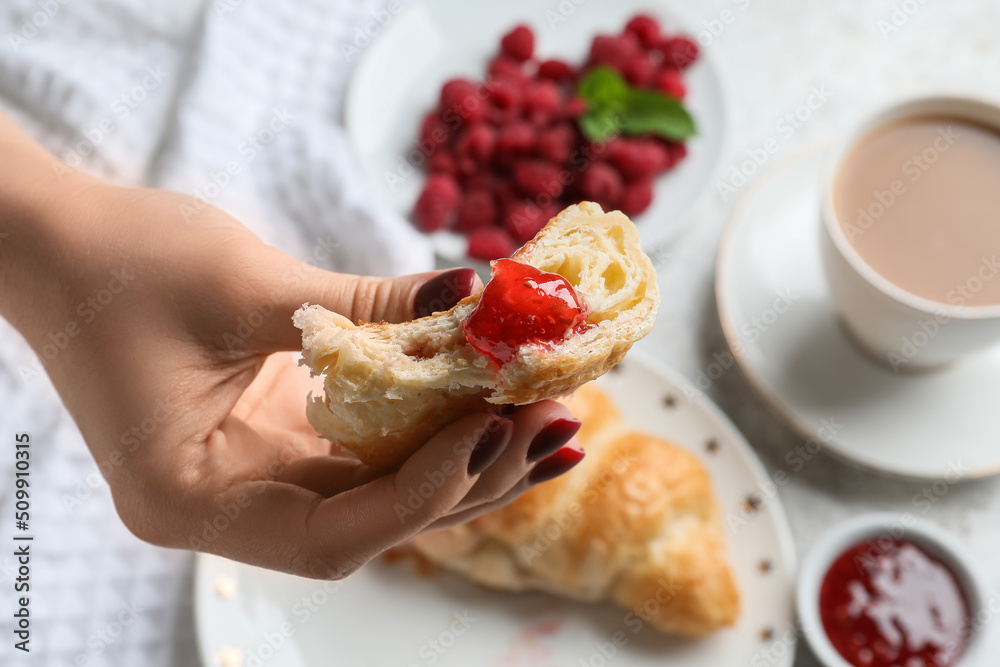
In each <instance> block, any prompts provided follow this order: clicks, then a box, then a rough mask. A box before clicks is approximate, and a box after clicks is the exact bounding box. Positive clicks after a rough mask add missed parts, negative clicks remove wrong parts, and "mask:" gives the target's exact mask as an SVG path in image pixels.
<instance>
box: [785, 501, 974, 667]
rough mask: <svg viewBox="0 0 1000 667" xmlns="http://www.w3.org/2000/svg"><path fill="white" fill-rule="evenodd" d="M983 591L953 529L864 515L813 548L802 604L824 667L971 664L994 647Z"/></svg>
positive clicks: (889, 516)
mask: <svg viewBox="0 0 1000 667" xmlns="http://www.w3.org/2000/svg"><path fill="white" fill-rule="evenodd" d="M985 591H986V587H985V585H984V584H983V579H982V577H981V575H980V574H979V571H978V568H977V567H976V565H975V563H973V562H972V560H971V559H970V558H969V556H968V555H966V553H965V549H964V548H963V546H962V545H961V543H960V542H958V540H956V539H955V538H954V537H952V536H951V535H950V534H949V533H947V532H946V531H944V530H942V529H941V528H938V527H937V526H935V525H933V524H931V523H928V522H926V521H921V520H919V519H916V518H915V517H913V516H912V515H908V514H904V515H896V514H867V515H864V516H860V517H857V518H855V519H852V520H850V521H847V522H845V523H842V524H840V525H838V526H835V527H834V528H832V529H831V530H830V531H829V532H827V533H826V534H825V535H824V536H823V537H822V538H821V539H820V541H819V542H818V543H817V544H816V546H815V547H813V550H812V552H810V554H809V556H808V558H807V559H806V561H805V563H804V564H803V567H802V573H801V575H800V578H799V588H798V596H797V603H798V612H799V620H800V622H801V624H802V631H803V634H804V635H805V637H806V640H807V641H808V642H809V646H810V647H811V648H812V650H813V653H815V654H816V657H817V658H819V659H820V661H821V662H822V663H823V664H824V665H826V667H971V666H973V665H979V664H980V661H981V660H982V659H983V656H984V655H985V652H986V650H987V649H986V647H985V645H984V644H985V639H984V637H983V635H984V632H983V630H984V627H985V625H986V624H988V623H989V620H990V618H988V617H992V615H993V614H992V613H991V612H990V611H989V608H988V603H987V601H986V595H985Z"/></svg>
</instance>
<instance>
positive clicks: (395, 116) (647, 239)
mask: <svg viewBox="0 0 1000 667" xmlns="http://www.w3.org/2000/svg"><path fill="white" fill-rule="evenodd" d="M671 4H676V3H667V2H664V1H663V0H652V1H651V0H616V2H581V1H580V0H576V1H575V2H570V1H569V0H566V2H563V3H562V4H559V3H539V2H538V1H537V0H504V2H469V1H468V0H424V1H422V2H415V3H412V4H410V5H409V6H406V7H405V9H403V10H402V11H401V12H400V13H399V15H398V16H394V17H393V18H392V20H391V22H389V23H387V25H386V26H385V27H384V28H383V29H382V30H381V32H380V33H379V34H378V35H377V36H376V38H374V39H373V40H372V43H371V44H370V45H369V46H368V47H367V48H365V50H364V51H363V53H362V55H361V57H360V59H359V60H358V64H357V67H356V68H355V70H354V73H353V75H352V77H351V81H350V86H349V88H348V91H347V97H346V100H345V106H344V110H345V120H346V124H347V131H348V137H349V139H350V142H351V145H352V147H353V149H354V153H355V157H356V159H357V160H358V164H359V166H360V167H361V170H362V171H363V172H364V174H365V176H366V177H367V178H368V180H369V181H370V182H371V184H372V185H373V186H374V189H375V191H376V192H377V193H378V194H379V196H381V197H382V199H383V200H384V201H386V202H388V203H389V205H390V206H392V207H393V208H394V209H396V210H397V211H399V213H400V214H401V215H403V216H406V217H409V215H410V212H411V211H412V210H413V204H414V202H416V200H417V196H418V195H419V194H420V190H421V188H422V187H423V183H424V179H425V174H424V172H423V171H422V170H421V169H416V170H413V171H412V173H410V172H408V171H407V170H406V166H404V159H405V157H406V155H407V154H408V153H409V152H411V151H413V150H414V149H415V148H416V147H417V142H418V135H419V128H420V122H421V119H422V118H423V116H424V114H425V113H427V112H428V111H430V110H431V109H432V108H433V107H434V106H435V104H436V103H437V99H438V95H439V93H440V90H441V85H442V84H443V83H444V82H445V81H447V80H448V79H450V78H453V77H457V76H466V77H469V78H472V79H474V80H482V79H483V78H484V76H485V75H486V66H487V63H488V62H489V60H490V59H491V58H493V57H494V56H495V55H496V54H497V53H498V52H499V48H500V37H501V36H502V35H503V34H504V33H506V32H507V31H508V30H510V29H511V28H513V27H514V26H515V25H517V24H518V23H526V24H528V25H529V26H531V27H532V28H533V29H534V32H535V53H536V55H538V56H539V57H541V58H562V59H566V60H568V61H569V62H573V63H580V62H583V60H584V59H585V58H586V55H587V50H588V49H589V48H590V42H591V39H593V37H594V35H595V34H598V33H608V32H620V31H621V30H622V29H623V28H624V27H625V23H626V21H628V19H629V18H631V17H632V16H633V15H634V14H636V13H639V12H650V13H652V14H654V15H655V16H657V17H659V18H660V19H661V21H662V25H663V27H664V29H666V30H668V31H669V32H671V33H673V32H678V31H683V32H687V33H688V34H689V35H692V36H693V35H695V34H697V32H698V28H697V24H694V23H691V22H687V21H684V20H682V19H681V18H680V17H678V16H677V13H676V11H675V10H673V9H672V7H671V6H670V5H671ZM712 50H713V49H704V50H703V52H702V54H701V56H700V57H699V59H698V61H697V62H696V63H695V64H694V65H692V67H691V69H690V70H688V71H687V72H686V73H685V81H686V83H687V85H688V91H689V92H688V96H687V98H686V99H685V102H684V104H685V106H686V107H687V108H688V110H689V111H690V112H691V115H692V116H694V119H695V122H696V123H697V124H698V135H697V136H695V137H693V138H692V139H691V140H690V141H689V142H688V156H687V158H685V159H684V160H683V161H682V162H681V163H680V165H678V167H677V168H676V169H673V170H671V171H670V172H668V173H666V174H663V175H662V176H661V177H659V178H657V179H656V185H655V197H654V199H653V204H652V205H651V206H650V207H649V209H647V210H646V211H645V212H644V213H643V214H642V215H640V216H637V217H636V219H635V222H636V225H637V226H638V228H639V233H640V234H641V236H642V241H643V246H644V247H645V248H647V249H651V248H654V247H657V246H659V245H662V244H664V243H666V242H668V241H670V240H671V239H673V238H675V237H676V236H677V235H678V234H680V233H681V232H682V231H683V230H684V229H685V228H686V227H687V226H688V224H690V223H691V222H692V221H693V219H694V217H695V216H694V213H695V211H696V207H697V205H698V204H699V202H700V201H702V200H703V199H704V197H705V195H706V194H707V193H708V192H709V191H710V190H711V188H712V187H713V186H714V183H715V181H716V176H715V174H716V173H717V172H718V170H719V166H720V165H721V159H722V156H723V155H724V154H725V141H726V140H727V135H728V126H729V122H728V117H727V115H726V114H727V107H726V104H725V102H726V100H725V95H724V86H723V82H722V77H721V73H720V69H719V67H718V66H717V65H716V63H715V62H714V61H713V54H712V53H711V51H712ZM387 174H392V175H393V176H387ZM400 174H402V177H401V178H399V177H398V176H399V175H400ZM432 239H433V241H434V245H435V249H436V250H437V252H438V254H439V255H440V256H441V257H442V258H444V259H446V260H450V261H452V262H459V263H467V261H466V256H465V250H466V241H465V238H464V237H461V236H459V235H457V234H453V233H450V232H438V233H436V234H433V235H432ZM487 273H488V272H487Z"/></svg>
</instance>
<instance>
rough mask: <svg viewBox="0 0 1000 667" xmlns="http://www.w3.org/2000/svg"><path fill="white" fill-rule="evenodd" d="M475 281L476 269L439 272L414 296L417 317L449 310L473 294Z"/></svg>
mask: <svg viewBox="0 0 1000 667" xmlns="http://www.w3.org/2000/svg"><path fill="white" fill-rule="evenodd" d="M475 283H476V270H475V269H451V270H450V271H445V272H444V273H439V274H438V275H436V276H434V277H433V278H431V279H430V280H428V281H427V282H425V283H424V284H423V285H421V286H420V289H418V290H417V294H416V296H414V297H413V311H414V312H415V313H416V315H417V317H427V316H428V315H431V314H433V313H436V312H438V311H440V310H448V309H449V308H451V307H452V306H454V305H455V304H456V303H458V302H459V301H461V300H462V299H464V298H465V297H467V296H469V295H470V294H472V286H473V285H474V284H475Z"/></svg>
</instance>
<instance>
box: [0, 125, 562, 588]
mask: <svg viewBox="0 0 1000 667" xmlns="http://www.w3.org/2000/svg"><path fill="white" fill-rule="evenodd" d="M0 120H2V119H0ZM11 130H12V128H10V127H9V126H8V125H6V124H5V123H3V122H0V162H4V161H7V160H10V159H15V160H16V159H21V160H23V162H22V165H25V166H23V168H22V170H21V171H20V172H16V173H15V172H10V167H9V165H10V162H9V161H8V162H7V164H8V167H0V177H2V176H4V175H5V173H9V174H10V178H9V179H8V181H7V185H0V188H3V189H4V192H2V193H0V201H2V202H3V203H5V204H7V206H6V208H5V210H6V211H8V213H7V214H3V213H0V234H2V233H6V234H8V236H7V237H6V238H4V240H3V243H2V244H0V290H4V291H5V293H4V294H0V314H2V315H3V316H4V317H6V318H7V319H9V320H10V321H11V322H12V323H13V324H14V325H15V326H16V327H18V329H19V330H20V331H21V332H22V333H23V334H24V335H25V337H26V338H27V339H28V341H29V342H30V343H31V345H32V346H33V348H34V349H35V351H36V352H37V353H38V355H39V357H40V358H41V359H42V362H43V363H44V365H45V367H46V369H47V370H48V372H49V374H50V376H51V377H52V380H53V382H54V384H55V386H56V388H57V389H58V391H59V393H60V395H61V396H62V399H63V401H64V402H65V404H66V406H67V408H68V409H69V411H70V413H71V414H72V415H73V417H74V419H75V420H76V422H77V424H78V425H79V427H80V430H81V432H82V433H83V436H84V438H85V440H86V442H87V444H88V446H89V447H90V450H91V452H92V453H93V455H94V458H95V459H96V461H97V463H98V465H99V467H100V469H101V471H102V473H103V474H104V476H105V478H106V479H107V481H108V484H109V485H110V487H111V491H112V495H113V497H114V501H115V505H116V507H117V509H118V512H119V514H120V515H121V517H122V519H123V521H124V522H125V524H126V525H127V526H128V527H129V528H130V529H131V530H132V531H133V532H134V533H135V534H136V535H138V536H139V537H140V538H142V539H145V540H147V541H149V542H152V543H154V544H159V545H162V546H168V547H178V548H192V549H197V550H201V551H206V552H211V553H217V554H221V555H223V556H226V557H229V558H233V559H235V560H240V561H243V562H246V563H251V564H253V565H259V566H263V567H269V568H273V569H277V570H283V571H286V572H291V573H295V574H299V575H304V576H310V577H317V578H338V577H343V576H345V575H347V574H349V573H350V572H352V571H354V570H355V569H357V568H358V567H359V566H361V565H362V564H364V563H365V562H367V561H368V560H370V559H371V558H373V557H374V556H376V555H377V554H379V553H380V552H382V551H384V550H385V549H387V548H389V547H391V546H393V545H395V544H398V543H399V542H401V541H403V540H406V539H407V538H409V537H411V536H413V535H415V534H417V533H419V532H420V531H422V530H424V529H427V528H428V527H434V528H437V527H442V526H445V525H448V524H450V523H454V522H457V521H464V520H467V519H470V518H472V517H474V516H476V515H477V514H480V513H482V512H485V511H487V510H489V509H491V508H493V507H495V506H498V505H499V504H502V503H505V502H509V501H510V500H512V499H513V498H515V497H516V496H517V495H519V494H520V493H522V492H523V491H524V490H526V489H527V488H528V487H529V486H530V484H531V483H537V482H538V481H541V480H543V479H547V478H550V477H552V476H555V475H556V474H560V473H561V472H565V471H566V470H568V469H569V467H572V464H573V463H575V462H577V461H578V460H579V458H580V456H582V454H579V453H574V452H573V451H571V450H570V449H563V450H562V451H561V452H560V453H559V454H557V455H555V456H554V457H553V456H552V455H553V454H554V453H555V452H556V450H559V449H560V448H561V447H562V446H563V445H565V444H566V443H567V442H570V441H571V438H572V436H573V434H574V433H575V431H576V428H577V426H578V423H577V422H575V421H571V420H570V421H567V420H569V419H570V416H569V414H568V412H567V411H566V409H565V408H564V407H562V406H561V405H559V404H557V403H555V402H551V401H543V402H541V403H537V404H534V405H529V406H523V407H520V408H517V409H515V410H511V411H509V412H505V413H503V414H500V413H497V414H493V413H482V414H473V415H469V416H467V417H464V418H462V419H460V420H458V421H457V422H455V423H453V424H451V425H450V426H448V427H447V428H445V429H444V430H442V431H441V432H440V433H438V434H437V435H436V436H434V437H433V438H431V439H430V441H428V442H427V444H426V445H425V446H423V447H422V448H421V449H420V450H418V451H417V452H416V453H415V454H414V455H413V456H412V457H410V459H409V460H408V461H407V462H406V463H405V464H404V465H403V466H402V467H400V468H399V469H398V470H374V469H371V468H368V467H366V466H364V465H362V464H360V463H359V462H358V461H357V460H356V459H353V458H351V457H349V456H346V455H345V454H343V453H342V452H341V451H339V449H338V448H337V447H336V446H335V445H331V444H330V443H329V442H327V441H325V440H321V439H320V438H318V437H317V436H316V434H315V432H314V431H313V429H312V428H311V427H310V426H309V424H308V422H307V421H306V419H305V398H306V394H307V393H308V391H309V389H310V388H312V389H314V390H317V391H318V390H321V388H320V387H319V385H318V384H316V383H315V381H314V380H312V379H311V378H309V377H308V371H307V370H306V369H304V368H299V367H297V366H296V365H295V364H294V362H293V359H292V355H290V354H288V352H287V351H290V350H298V349H300V345H301V339H300V334H299V331H298V330H297V329H296V328H295V327H293V326H292V324H291V315H292V313H293V312H294V311H295V310H296V309H297V308H298V307H299V306H301V305H302V304H303V303H305V302H310V303H317V304H321V305H323V306H325V307H326V308H328V309H330V310H334V311H337V312H339V313H342V314H344V315H345V316H347V317H349V318H351V319H352V320H355V321H359V320H365V321H379V320H383V319H384V320H387V321H402V320H407V319H412V318H413V317H415V316H417V315H422V314H427V313H428V312H430V311H431V310H440V309H446V308H448V307H450V306H451V305H453V304H454V303H455V302H457V301H458V300H460V299H461V298H463V297H464V296H466V295H468V294H470V293H471V292H472V291H474V290H475V289H477V288H478V283H477V279H476V278H475V274H474V273H473V272H471V270H467V269H466V270H456V271H451V272H447V273H445V274H435V273H427V274H421V275H415V276H407V277H403V278H397V279H392V280H389V279H380V278H364V277H358V276H351V275H340V274H333V273H328V272H325V271H321V270H319V269H316V268H315V267H312V266H309V265H307V264H304V263H302V262H300V261H298V260H296V259H294V258H292V257H289V256H288V255H285V254H283V253H281V252H279V251H278V250H275V249H274V248H271V247H269V246H267V245H265V244H264V243H262V242H261V241H260V240H259V239H257V237H255V236H254V235H253V234H251V233H250V232H249V231H248V230H246V229H245V228H244V227H242V226H241V225H240V224H239V223H237V222H236V221H235V220H233V219H232V218H230V217H229V216H227V215H226V214H224V213H222V212H221V211H219V210H217V209H215V208H213V207H211V206H208V205H206V204H204V203H199V204H198V205H197V206H195V205H194V202H193V201H192V199H191V198H190V197H185V196H182V195H178V194H173V193H168V192H163V191H156V190H138V189H124V188H117V187H112V186H108V185H105V184H102V183H99V182H97V181H95V180H93V179H90V178H88V177H85V176H82V175H80V174H77V173H75V172H70V173H67V171H68V170H66V169H65V168H64V167H62V168H61V169H62V171H61V172H60V171H59V168H55V169H51V167H53V165H56V164H57V163H56V162H55V161H54V160H53V159H52V158H51V157H49V156H47V155H45V154H44V153H43V152H41V150H40V149H39V148H38V147H37V146H35V145H34V144H31V143H30V142H29V143H25V142H26V140H25V139H23V137H21V136H20V135H18V136H15V137H13V138H12V137H11V134H10V132H11ZM50 171H51V172H52V173H53V174H55V173H57V174H58V181H57V182H56V181H52V182H49V183H48V184H46V183H39V180H40V179H41V180H45V179H46V178H47V177H48V178H53V176H52V175H51V174H50V173H49V172H50ZM193 206H194V210H195V211H196V214H195V215H191V211H192V207H193ZM529 449H530V453H529ZM529 458H530V460H531V462H529Z"/></svg>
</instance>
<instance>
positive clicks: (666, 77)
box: [656, 69, 687, 100]
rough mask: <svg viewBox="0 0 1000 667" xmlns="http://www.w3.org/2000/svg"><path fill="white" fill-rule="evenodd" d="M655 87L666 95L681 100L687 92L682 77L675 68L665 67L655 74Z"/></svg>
mask: <svg viewBox="0 0 1000 667" xmlns="http://www.w3.org/2000/svg"><path fill="white" fill-rule="evenodd" d="M656 87H657V89H659V90H660V91H662V92H664V93H666V94H667V95H670V96H671V97H676V98H677V99H679V100H683V99H684V96H685V95H686V94H687V87H686V86H685V85H684V79H683V78H682V77H681V73H680V71H679V70H675V69H665V70H663V71H662V72H660V73H659V74H658V75H656Z"/></svg>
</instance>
